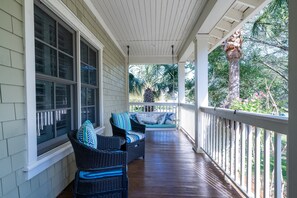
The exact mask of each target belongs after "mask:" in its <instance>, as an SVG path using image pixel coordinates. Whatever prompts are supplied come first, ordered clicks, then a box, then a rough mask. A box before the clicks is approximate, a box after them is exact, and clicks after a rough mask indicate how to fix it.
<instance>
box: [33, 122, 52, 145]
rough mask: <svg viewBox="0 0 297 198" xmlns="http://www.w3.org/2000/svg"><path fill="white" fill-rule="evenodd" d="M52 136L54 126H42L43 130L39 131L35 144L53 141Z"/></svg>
mask: <svg viewBox="0 0 297 198" xmlns="http://www.w3.org/2000/svg"><path fill="white" fill-rule="evenodd" d="M54 134H55V128H54V125H47V126H43V130H40V136H37V144H40V143H43V142H46V141H48V140H50V139H53V138H54Z"/></svg>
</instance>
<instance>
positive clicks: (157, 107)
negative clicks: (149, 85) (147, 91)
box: [129, 102, 177, 114]
mask: <svg viewBox="0 0 297 198" xmlns="http://www.w3.org/2000/svg"><path fill="white" fill-rule="evenodd" d="M129 111H130V112H152V111H154V112H171V113H175V114H177V103H160V102H130V103H129Z"/></svg>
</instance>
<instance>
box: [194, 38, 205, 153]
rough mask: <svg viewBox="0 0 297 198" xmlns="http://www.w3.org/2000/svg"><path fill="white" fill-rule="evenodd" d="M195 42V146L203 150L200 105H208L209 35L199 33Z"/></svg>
mask: <svg viewBox="0 0 297 198" xmlns="http://www.w3.org/2000/svg"><path fill="white" fill-rule="evenodd" d="M194 43H195V120H196V122H195V146H194V150H195V151H196V152H202V151H201V149H200V148H201V146H202V138H203V125H202V121H203V119H202V116H203V112H201V111H200V106H208V35H207V34H198V35H197V36H196V41H195V42H194Z"/></svg>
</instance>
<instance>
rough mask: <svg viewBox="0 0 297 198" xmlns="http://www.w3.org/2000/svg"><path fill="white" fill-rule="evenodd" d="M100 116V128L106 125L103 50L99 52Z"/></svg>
mask: <svg viewBox="0 0 297 198" xmlns="http://www.w3.org/2000/svg"><path fill="white" fill-rule="evenodd" d="M99 72H100V74H99V108H100V109H99V114H100V121H99V122H100V126H102V127H103V125H104V108H103V107H104V106H103V99H104V98H103V49H101V50H99Z"/></svg>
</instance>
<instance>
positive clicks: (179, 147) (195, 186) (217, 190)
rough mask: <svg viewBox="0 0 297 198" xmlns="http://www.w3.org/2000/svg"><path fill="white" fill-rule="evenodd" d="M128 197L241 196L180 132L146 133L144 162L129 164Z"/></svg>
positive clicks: (137, 161) (185, 197)
mask: <svg viewBox="0 0 297 198" xmlns="http://www.w3.org/2000/svg"><path fill="white" fill-rule="evenodd" d="M128 176H129V198H140V197H141V198H155V197H158V198H169V197H170V198H172V197H176V198H187V197H191V198H193V197H220V198H221V197H241V196H240V195H239V194H238V193H237V192H236V191H235V190H234V188H232V186H230V185H229V184H227V183H226V182H225V181H224V179H223V176H222V175H221V174H220V173H219V172H218V171H217V170H216V168H215V167H214V165H213V164H212V163H211V162H210V161H209V160H208V159H207V158H206V157H204V155H203V154H196V153H194V151H193V150H192V145H191V144H190V143H189V141H188V139H187V138H186V137H185V135H184V134H183V133H181V132H175V131H149V132H147V133H146V151H145V160H135V161H133V162H132V163H130V164H129V170H128Z"/></svg>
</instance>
